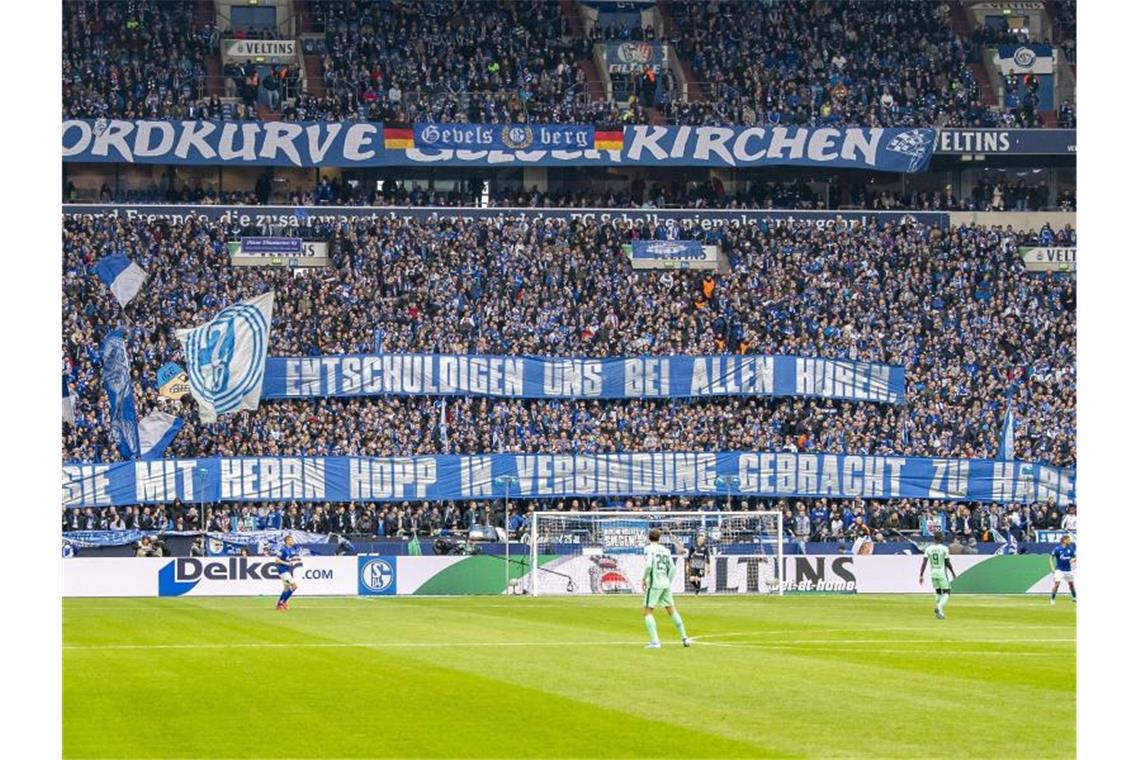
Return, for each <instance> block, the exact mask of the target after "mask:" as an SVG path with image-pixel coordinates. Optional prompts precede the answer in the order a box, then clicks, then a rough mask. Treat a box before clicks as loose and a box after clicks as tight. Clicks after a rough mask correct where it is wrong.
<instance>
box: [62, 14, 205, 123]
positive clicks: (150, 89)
mask: <svg viewBox="0 0 1140 760" xmlns="http://www.w3.org/2000/svg"><path fill="white" fill-rule="evenodd" d="M195 5H196V3H195V2H193V0H162V2H158V1H157V0H130V1H129V2H117V1H114V2H113V1H111V0H90V1H89V2H70V3H64V4H63V115H64V118H101V117H121V118H128V119H129V118H172V119H180V118H184V117H186V116H187V114H188V113H189V114H195V113H200V111H199V110H197V106H196V104H197V103H198V102H199V101H200V100H202V99H203V98H204V97H205V94H206V89H205V82H206V63H205V61H206V56H208V55H217V54H218V41H219V39H220V37H219V35H218V32H217V30H216V29H214V28H212V27H209V26H207V27H198V26H196V25H195V24H194V7H195ZM190 118H193V116H191V117H190Z"/></svg>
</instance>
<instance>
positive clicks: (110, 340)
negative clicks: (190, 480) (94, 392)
mask: <svg viewBox="0 0 1140 760" xmlns="http://www.w3.org/2000/svg"><path fill="white" fill-rule="evenodd" d="M99 356H100V358H101V359H102V364H103V387H104V388H105V389H106V390H107V399H108V400H109V401H110V402H111V432H112V433H113V435H114V438H115V444H116V445H117V446H118V447H119V453H120V454H122V455H123V457H124V458H126V459H136V458H137V457H138V455H139V428H138V424H139V421H138V415H136V414H135V396H134V390H133V389H132V387H131V364H130V362H129V361H128V360H127V339H126V336H125V335H124V333H123V330H122V328H120V329H118V330H114V331H112V332H110V333H108V334H107V337H106V338H104V339H103V345H102V346H100V347H99Z"/></svg>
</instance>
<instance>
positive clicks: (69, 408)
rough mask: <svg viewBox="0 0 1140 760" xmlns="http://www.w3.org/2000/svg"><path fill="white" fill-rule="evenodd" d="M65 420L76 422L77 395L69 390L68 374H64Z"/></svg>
mask: <svg viewBox="0 0 1140 760" xmlns="http://www.w3.org/2000/svg"><path fill="white" fill-rule="evenodd" d="M63 421H64V422H70V423H71V424H72V425H74V424H75V396H72V395H71V392H70V391H68V390H67V375H63Z"/></svg>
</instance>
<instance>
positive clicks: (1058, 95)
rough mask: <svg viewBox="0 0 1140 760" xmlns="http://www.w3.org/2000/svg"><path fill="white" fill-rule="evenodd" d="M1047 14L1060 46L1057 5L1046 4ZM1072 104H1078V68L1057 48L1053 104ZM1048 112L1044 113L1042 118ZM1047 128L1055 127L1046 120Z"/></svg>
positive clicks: (1054, 41)
mask: <svg viewBox="0 0 1140 760" xmlns="http://www.w3.org/2000/svg"><path fill="white" fill-rule="evenodd" d="M1045 14H1046V16H1047V18H1048V20H1049V24H1048V26H1049V30H1050V36H1051V39H1052V40H1053V44H1054V45H1058V44H1060V43H1061V42H1062V41H1063V36H1062V35H1063V32H1062V31H1061V24H1060V22H1058V21H1057V4H1056V3H1055V2H1053V0H1049V2H1047V3H1045ZM1066 100H1067V101H1069V102H1070V103H1074V104H1075V103H1076V102H1077V67H1076V65H1075V64H1073V63H1070V62H1069V58H1068V56H1066V55H1065V51H1063V50H1061V49H1060V48H1059V47H1058V48H1057V82H1056V84H1055V85H1054V89H1053V104H1054V105H1056V106H1057V107H1058V108H1059V107H1060V105H1061V104H1062V103H1064V102H1065V101H1066ZM1045 113H1046V112H1042V114H1041V115H1042V117H1044V116H1045ZM1051 115H1052V117H1053V121H1054V122H1056V120H1057V114H1056V112H1052V113H1051ZM1045 126H1047V127H1048V126H1053V125H1052V124H1049V123H1048V119H1046V124H1045Z"/></svg>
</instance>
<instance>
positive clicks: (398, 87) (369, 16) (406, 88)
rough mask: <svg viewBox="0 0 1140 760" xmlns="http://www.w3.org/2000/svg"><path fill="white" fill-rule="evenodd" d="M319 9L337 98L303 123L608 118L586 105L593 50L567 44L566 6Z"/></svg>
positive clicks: (477, 0)
mask: <svg viewBox="0 0 1140 760" xmlns="http://www.w3.org/2000/svg"><path fill="white" fill-rule="evenodd" d="M312 5H313V15H314V18H315V19H317V21H318V24H319V25H320V26H321V27H323V28H324V30H325V52H324V54H323V56H322V61H321V65H322V77H323V84H324V89H325V91H326V93H327V95H326V97H325V98H323V99H317V98H305V99H303V101H302V102H301V103H300V104H299V105H298V107H297V108H296V117H297V118H313V117H314V115H316V116H317V117H318V118H335V117H342V118H367V119H373V120H376V121H405V122H407V121H416V120H421V121H422V120H433V121H470V122H484V123H492V122H505V121H514V122H520V121H530V122H538V121H575V120H586V119H589V120H590V121H593V120H594V119H596V118H598V116H599V115H602V114H600V113H595V111H598V110H599V109H598V107H595V106H591V105H588V103H583V104H582V107H583V108H585V110H583V108H579V107H578V106H576V102H577V101H578V100H580V98H579V97H578V96H580V95H584V94H585V93H586V83H585V77H584V74H583V73H582V71H581V70H580V69H579V68H578V67H577V66H576V65H575V60H576V58H578V57H582V56H583V55H584V54H585V49H584V48H583V42H582V41H579V42H578V43H577V45H575V44H572V43H568V42H567V43H564V42H563V41H562V40H563V36H564V29H563V24H564V21H563V19H562V16H561V10H560V8H559V5H558V4H557V3H547V2H487V1H486V0H463V1H461V2H456V3H452V2H449V3H442V2H435V1H434V0H416V1H414V2H405V3H401V4H399V5H394V4H379V3H370V2H360V1H354V2H342V1H341V0H318V1H317V2H314V3H313V4H312ZM409 96H411V97H409ZM602 108H603V109H605V110H608V104H606V105H604V106H602ZM288 115H290V116H293V115H294V114H293V113H292V112H290V113H289V114H288Z"/></svg>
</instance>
